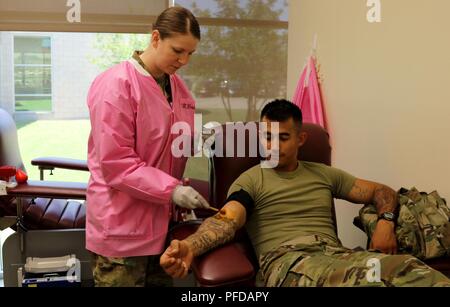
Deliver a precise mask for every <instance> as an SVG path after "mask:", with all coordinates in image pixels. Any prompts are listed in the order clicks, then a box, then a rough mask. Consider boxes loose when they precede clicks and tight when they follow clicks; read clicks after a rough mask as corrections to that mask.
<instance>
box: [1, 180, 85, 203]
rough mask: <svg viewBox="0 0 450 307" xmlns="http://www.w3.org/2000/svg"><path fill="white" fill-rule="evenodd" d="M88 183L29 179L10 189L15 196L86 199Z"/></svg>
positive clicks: (10, 193) (11, 194)
mask: <svg viewBox="0 0 450 307" xmlns="http://www.w3.org/2000/svg"><path fill="white" fill-rule="evenodd" d="M86 189H87V184H85V183H75V182H52V181H28V182H27V183H24V184H19V185H18V186H17V187H16V188H13V189H8V190H7V192H8V195H9V196H14V197H48V198H62V199H64V198H69V199H86Z"/></svg>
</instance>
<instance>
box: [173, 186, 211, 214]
mask: <svg viewBox="0 0 450 307" xmlns="http://www.w3.org/2000/svg"><path fill="white" fill-rule="evenodd" d="M172 201H173V202H174V203H175V204H176V205H177V206H179V207H182V208H186V209H197V208H205V209H208V208H209V207H210V205H209V204H208V202H207V201H206V200H205V199H204V198H203V196H201V195H200V193H199V192H197V191H196V190H194V189H193V188H192V187H190V186H182V185H179V186H177V187H176V188H175V190H174V191H173V193H172Z"/></svg>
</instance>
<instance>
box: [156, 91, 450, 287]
mask: <svg viewBox="0 0 450 307" xmlns="http://www.w3.org/2000/svg"><path fill="white" fill-rule="evenodd" d="M261 120H262V122H265V123H267V128H263V130H264V129H266V130H265V131H262V132H263V133H262V136H263V137H262V140H261V141H262V142H264V143H265V144H266V148H268V149H270V148H271V142H272V140H273V138H275V137H277V138H278V139H279V163H278V166H276V167H275V168H274V169H269V168H262V167H261V165H257V166H255V167H253V168H251V169H249V170H248V171H246V172H244V173H243V174H242V175H241V176H240V177H239V178H238V179H237V180H236V181H235V182H234V183H233V184H232V185H231V187H230V189H229V192H228V196H229V197H228V199H227V202H226V204H225V206H224V207H223V208H222V210H221V211H220V213H218V214H217V215H216V216H214V217H211V218H208V219H206V220H205V221H204V222H203V224H202V225H201V226H200V227H199V229H198V230H197V232H196V233H194V234H193V235H191V236H189V237H188V238H186V239H185V240H183V241H177V240H174V241H172V242H171V245H170V246H169V247H168V248H167V249H166V251H165V252H164V254H163V255H162V256H161V258H160V264H161V266H162V267H163V269H164V270H165V271H166V272H167V273H168V274H169V275H171V276H172V277H178V278H181V277H184V276H186V275H187V273H188V269H189V267H190V264H191V262H192V260H193V257H195V256H198V255H201V254H203V253H205V252H207V251H208V250H210V249H212V248H214V247H217V246H219V245H221V244H224V243H226V242H228V241H230V240H232V238H233V237H234V235H235V233H236V230H238V229H239V228H241V227H243V226H244V225H245V227H246V230H247V232H248V234H249V237H250V240H251V242H252V245H253V247H254V250H255V252H256V255H257V257H258V259H259V265H260V271H259V272H258V277H259V278H258V280H260V281H262V282H263V285H264V286H268V287H276V286H450V280H449V279H447V278H446V277H445V276H444V275H443V274H441V273H440V272H438V271H435V270H433V269H431V268H430V267H428V266H426V265H425V264H424V263H422V262H421V261H420V260H418V259H416V258H414V257H412V256H409V255H393V254H395V253H396V249H397V242H396V237H395V233H394V228H395V224H394V220H395V219H394V217H395V216H394V214H395V212H396V207H397V195H396V192H395V191H394V190H392V189H391V188H389V187H387V186H385V185H382V184H378V183H375V182H370V181H366V180H362V179H357V178H355V177H353V176H352V175H350V174H348V173H346V172H344V171H341V170H339V169H336V168H332V167H328V166H326V165H323V164H318V163H311V162H301V161H298V160H297V153H298V148H299V147H300V146H302V145H303V144H304V143H305V140H306V137H307V135H306V134H305V133H303V132H301V125H302V114H301V111H300V109H299V108H298V107H297V106H295V105H294V104H292V103H290V102H289V101H286V100H276V101H274V102H271V103H269V104H268V105H267V106H266V107H265V108H264V109H263V111H262V113H261ZM272 122H278V123H279V129H278V131H275V130H274V132H272V131H271V123H272ZM263 126H264V125H263ZM272 143H274V142H272ZM269 152H270V151H269ZM269 157H270V156H269ZM333 198H340V199H345V200H348V201H350V202H354V203H359V204H361V203H363V204H366V203H373V204H375V205H376V207H377V210H378V214H379V216H380V219H379V221H378V224H377V227H376V230H375V232H374V234H373V237H372V240H371V249H370V251H357V252H356V251H352V250H350V249H348V248H345V247H343V246H342V244H341V243H340V241H339V239H338V237H337V234H336V232H335V227H334V222H333V217H332V212H331V209H332V201H333ZM373 261H375V263H376V262H378V264H379V269H380V272H379V273H380V276H379V277H378V278H376V276H375V278H369V277H368V276H370V274H367V272H369V270H371V267H370V266H368V263H374V262H373ZM369 273H370V272H369Z"/></svg>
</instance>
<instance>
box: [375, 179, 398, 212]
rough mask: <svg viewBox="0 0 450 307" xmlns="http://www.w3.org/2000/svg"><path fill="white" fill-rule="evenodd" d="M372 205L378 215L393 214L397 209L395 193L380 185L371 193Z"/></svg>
mask: <svg viewBox="0 0 450 307" xmlns="http://www.w3.org/2000/svg"><path fill="white" fill-rule="evenodd" d="M373 203H374V205H375V207H376V208H377V212H378V214H381V213H383V212H394V211H395V209H396V208H397V193H396V192H395V191H394V190H393V189H391V188H389V187H387V186H385V185H380V186H379V187H377V188H376V189H375V191H374V193H373Z"/></svg>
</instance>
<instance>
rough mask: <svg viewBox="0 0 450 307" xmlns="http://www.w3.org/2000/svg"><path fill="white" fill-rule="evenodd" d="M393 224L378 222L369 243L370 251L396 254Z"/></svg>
mask: <svg viewBox="0 0 450 307" xmlns="http://www.w3.org/2000/svg"><path fill="white" fill-rule="evenodd" d="M394 228H395V225H394V223H393V222H389V221H386V220H379V221H378V223H377V226H376V228H375V231H374V232H373V235H372V240H371V241H370V249H372V250H377V251H380V252H382V253H385V254H396V253H397V238H396V236H395V231H394Z"/></svg>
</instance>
